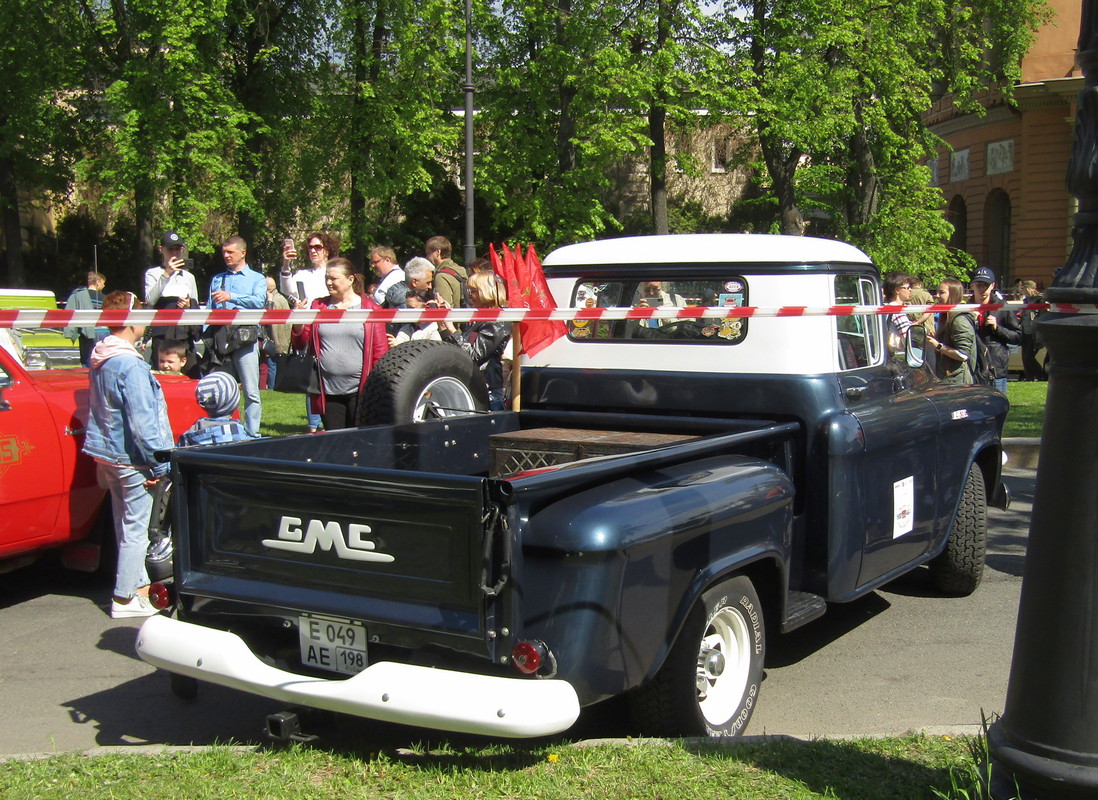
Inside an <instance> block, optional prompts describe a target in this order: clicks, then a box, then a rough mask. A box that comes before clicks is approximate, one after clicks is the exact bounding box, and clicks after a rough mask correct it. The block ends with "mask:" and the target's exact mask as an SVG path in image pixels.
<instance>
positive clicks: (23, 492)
mask: <svg viewBox="0 0 1098 800" xmlns="http://www.w3.org/2000/svg"><path fill="white" fill-rule="evenodd" d="M158 377H159V378H160V383H161V385H162V386H163V387H164V396H165V398H166V399H167V402H168V414H169V416H170V417H171V423H172V433H173V434H174V435H175V436H179V434H180V433H182V432H183V431H185V430H187V428H189V427H190V426H191V425H192V424H194V422H195V420H197V419H199V418H200V417H203V416H206V414H205V412H204V411H203V410H202V408H201V407H200V406H199V405H198V403H197V402H195V399H194V381H192V380H191V379H189V378H185V377H183V376H176V375H159V376H158ZM87 421H88V371H87V370H86V369H66V370H36V371H33V372H30V371H27V370H26V369H24V368H23V365H22V364H21V363H20V362H19V360H18V359H17V358H15V357H14V356H13V355H12V354H11V353H10V352H8V351H7V350H5V349H4V348H3V347H0V572H7V571H10V570H12V569H15V568H17V567H21V566H23V565H25V564H28V563H30V562H31V561H33V560H34V559H35V558H36V557H38V556H39V555H41V554H42V553H43V552H44V551H46V550H50V549H53V548H58V547H61V548H63V550H62V553H61V555H62V561H63V563H64V564H65V565H66V566H69V567H73V568H75V569H82V570H94V569H95V568H96V567H97V566H98V564H99V550H100V543H101V542H103V543H107V544H109V545H110V546H112V547H113V546H114V528H113V525H112V523H111V508H110V498H109V497H108V496H107V492H106V490H105V489H103V488H101V487H100V486H99V485H98V482H97V480H96V471H95V462H94V461H93V460H92V459H91V458H89V457H88V456H86V455H84V454H83V453H82V452H81V447H82V446H83V444H84V429H85V426H86V424H87Z"/></svg>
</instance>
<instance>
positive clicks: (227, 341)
mask: <svg viewBox="0 0 1098 800" xmlns="http://www.w3.org/2000/svg"><path fill="white" fill-rule="evenodd" d="M305 248H306V252H307V254H308V263H307V264H305V265H303V266H297V264H296V262H297V249H296V246H295V244H294V242H293V240H292V239H286V240H284V241H283V247H282V264H281V267H280V269H279V273H278V279H277V280H276V278H275V277H274V276H268V275H264V274H263V273H262V272H260V271H258V270H256V269H253V268H252V267H251V265H250V264H249V263H248V245H247V243H246V242H245V241H244V240H243V239H242V238H241V237H239V236H231V237H229V238H228V239H226V240H225V241H224V242H223V243H222V245H221V254H222V258H223V261H224V266H225V269H224V270H222V271H220V272H218V273H217V274H216V275H214V276H213V278H212V279H211V281H210V285H209V290H208V292H207V295H206V303H207V308H210V309H290V308H296V309H302V308H312V309H361V308H365V309H378V308H428V307H436V308H456V307H460V306H473V307H503V306H506V304H507V292H506V287H505V284H504V282H503V281H502V280H501V279H500V278H498V277H496V276H495V274H494V273H493V272H492V271H491V267H490V266H489V265H488V263H487V262H486V261H484V260H483V259H478V260H477V261H476V262H475V263H474V264H471V265H470V270H472V272H470V271H468V270H467V269H466V268H465V267H461V266H459V265H458V264H456V263H455V262H454V261H453V259H452V258H451V245H450V242H449V241H448V240H447V239H446V238H445V237H441V236H435V237H432V238H431V239H429V240H428V241H427V242H426V245H425V247H424V256H422V257H416V258H413V259H411V260H410V261H409V262H408V263H407V264H406V266H405V267H404V268H401V267H400V266H399V264H398V262H397V258H396V254H395V253H394V251H393V250H392V248H389V247H384V246H378V247H375V248H373V249H372V250H371V251H370V254H369V255H370V265H371V267H372V270H373V274H374V275H375V276H376V280H374V281H372V282H371V283H370V284H367V281H366V278H365V276H364V275H363V274H362V273H361V272H360V271H359V270H358V269H357V268H356V266H355V265H354V264H353V263H352V262H351V261H350V260H348V259H347V258H343V257H340V255H339V242H338V240H336V239H335V238H334V237H332V236H331V235H329V234H327V233H322V232H316V233H312V234H310V235H309V236H307V237H306V239H305ZM159 253H160V264H159V265H156V266H152V267H149V268H148V269H147V270H146V272H145V276H144V284H145V286H144V288H145V299H144V303H142V302H141V301H140V300H138V298H137V297H136V296H135V295H134V294H132V293H130V292H123V291H116V292H111V293H110V294H106V295H104V293H103V290H104V288H105V286H106V278H105V277H104V276H103V275H102V274H100V273H99V272H92V273H89V274H88V276H87V285H86V286H82V287H80V288H78V289H76V290H75V291H74V292H73V293H72V294H71V295H70V297H69V299H68V302H67V303H66V307H67V308H70V309H102V310H126V309H132V308H135V307H138V306H141V305H145V306H147V307H150V308H156V309H190V308H198V307H199V306H200V301H199V291H198V284H197V281H196V279H195V276H194V273H193V272H192V271H191V262H190V260H189V259H187V258H186V243H185V242H184V241H183V238H182V237H181V236H180V235H179V234H177V233H175V232H167V233H165V234H164V235H163V236H162V237H161V242H160V246H159ZM69 335H70V336H71V338H73V339H74V340H77V341H79V343H80V350H81V360H82V363H84V365H85V366H88V367H89V368H90V386H91V389H90V404H89V408H90V410H89V421H88V433H87V437H86V439H85V444H84V452H85V453H87V454H88V455H89V456H91V457H92V458H93V459H94V460H95V462H96V466H97V470H98V473H99V478H100V483H101V484H102V485H103V486H105V487H107V489H108V490H109V492H110V496H111V504H112V511H113V515H114V522H115V536H116V539H117V541H118V550H119V558H118V566H117V570H116V577H115V586H114V594H113V597H112V600H111V607H110V614H111V617H112V618H116V619H119V618H132V617H146V616H151V615H152V614H155V613H157V608H156V607H155V606H154V605H153V603H152V602H151V601H150V600H149V583H150V578H149V572H148V568H147V562H146V558H147V556H148V555H149V554H150V553H152V552H153V551H154V550H156V551H157V553H159V550H157V548H160V549H163V547H164V545H165V542H164V541H152V540H151V539H150V523H151V522H152V514H153V510H154V497H155V495H156V493H157V492H159V491H163V490H164V482H165V481H166V479H167V478H166V476H167V472H168V465H167V464H166V463H164V462H163V461H161V460H159V459H158V458H157V453H158V452H161V451H167V450H170V449H171V448H172V447H174V446H190V445H196V444H209V443H226V442H233V441H241V440H247V439H253V438H258V437H259V435H260V421H261V415H262V400H261V395H260V390H261V388H264V387H266V386H270V387H272V388H273V387H274V386H275V385H276V383H277V381H278V363H279V356H283V355H286V354H288V353H289V352H290V351H291V350H296V351H303V352H305V353H308V354H310V355H311V356H312V357H314V358H315V361H316V370H317V388H316V391H315V392H314V393H309V394H306V405H307V407H306V413H307V426H308V430H309V431H310V432H318V431H319V430H321V429H322V428H323V429H326V430H335V429H339V428H345V427H351V426H353V425H355V423H356V415H357V409H356V406H357V403H358V397H359V395H360V393H361V392H362V389H363V386H364V385H365V383H366V380H367V378H368V377H369V374H370V371H371V369H372V368H373V367H374V365H375V364H376V363H377V362H378V361H379V360H380V359H381V357H382V356H383V355H384V354H385V353H386V352H387V351H388V350H389V349H390V348H391V347H399V346H400V345H401V344H402V343H404V342H407V341H413V340H419V339H436V340H446V341H450V342H453V343H454V344H455V345H457V346H459V347H461V348H462V349H463V350H464V351H465V352H467V353H468V354H469V355H470V356H471V357H472V358H473V360H474V361H475V362H476V363H477V364H478V365H479V366H480V367H481V369H482V370H483V372H484V375H485V378H486V381H487V383H488V386H489V399H490V403H491V409H492V410H502V409H503V407H504V384H503V360H504V358H505V353H506V349H507V344H508V342H509V340H510V335H511V330H510V324H509V323H499V322H492V323H473V324H471V325H468V326H465V327H464V329H460V330H459V329H458V327H457V326H455V325H453V324H451V323H448V322H447V323H443V324H442V325H441V326H440V325H439V324H438V323H433V322H432V323H420V324H407V325H394V326H387V325H385V324H384V323H381V322H370V321H368V322H365V323H358V322H348V323H325V324H308V325H290V324H285V325H266V326H258V325H256V326H249V325H222V326H218V325H209V326H204V327H203V326H178V325H177V326H171V325H162V326H155V327H148V328H147V327H146V326H142V325H127V326H117V327H111V328H97V327H94V326H88V327H81V328H72V329H70V330H69ZM142 350H144V351H145V352H142ZM154 368H155V369H158V370H159V371H162V372H170V373H177V374H184V375H188V376H190V377H193V378H196V379H197V380H196V383H195V398H196V400H197V402H198V403H199V405H200V406H201V407H202V408H203V409H205V410H206V412H207V414H208V416H207V417H204V418H202V419H200V420H198V421H197V422H196V423H195V424H194V426H193V427H192V428H191V429H190V430H188V431H187V432H185V433H184V434H183V435H182V436H181V437H180V439H179V441H178V442H173V441H172V432H171V426H170V423H169V421H168V409H167V405H166V403H165V401H164V394H163V390H162V389H161V386H160V383H159V381H158V380H157V379H156V377H155V375H154V371H155V370H154ZM241 395H243V398H244V408H243V415H242V421H237V420H235V419H233V415H234V413H235V412H236V410H237V409H238V407H239V406H240V398H241Z"/></svg>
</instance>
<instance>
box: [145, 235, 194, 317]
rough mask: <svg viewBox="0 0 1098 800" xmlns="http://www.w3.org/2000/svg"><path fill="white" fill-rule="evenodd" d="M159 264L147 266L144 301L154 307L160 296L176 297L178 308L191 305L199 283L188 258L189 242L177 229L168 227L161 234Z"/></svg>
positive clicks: (157, 305) (174, 299)
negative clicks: (186, 242) (187, 243)
mask: <svg viewBox="0 0 1098 800" xmlns="http://www.w3.org/2000/svg"><path fill="white" fill-rule="evenodd" d="M158 249H159V251H160V266H159V267H149V268H148V269H147V270H145V303H146V304H147V305H149V306H152V307H155V308H169V307H170V306H166V305H160V300H161V298H165V297H170V298H173V301H172V304H173V305H174V306H175V307H176V308H190V307H191V306H190V303H189V302H188V301H189V300H193V299H197V298H198V283H197V282H196V281H195V279H194V274H193V273H192V272H191V271H190V269H189V267H190V262H189V260H188V259H187V258H186V255H187V245H186V244H185V243H184V241H183V237H181V236H180V235H179V234H178V233H175V232H173V231H169V232H168V233H165V234H164V235H163V236H162V237H160V247H159V248H158Z"/></svg>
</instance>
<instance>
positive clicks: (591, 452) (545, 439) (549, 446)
mask: <svg viewBox="0 0 1098 800" xmlns="http://www.w3.org/2000/svg"><path fill="white" fill-rule="evenodd" d="M693 438H696V437H694V436H691V435H686V434H676V433H637V432H628V431H597V430H581V429H576V428H534V429H531V430H522V431H512V432H510V433H497V434H493V435H492V436H490V437H489V440H490V444H489V472H490V474H491V475H492V477H494V478H499V477H504V476H507V475H514V474H515V473H517V472H525V471H526V470H531V469H541V468H542V467H549V466H556V465H558V464H566V463H568V462H570V461H579V460H580V459H583V458H593V457H595V456H610V455H618V454H620V453H635V452H637V451H638V450H650V449H652V448H653V447H663V446H665V445H669V444H678V443H679V442H685V441H687V440H688V439H693Z"/></svg>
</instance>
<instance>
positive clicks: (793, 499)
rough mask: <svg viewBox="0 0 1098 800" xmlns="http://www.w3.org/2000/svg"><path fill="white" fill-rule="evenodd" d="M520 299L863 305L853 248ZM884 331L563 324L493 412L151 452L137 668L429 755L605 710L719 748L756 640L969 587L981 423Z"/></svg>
mask: <svg viewBox="0 0 1098 800" xmlns="http://www.w3.org/2000/svg"><path fill="white" fill-rule="evenodd" d="M545 273H546V277H547V279H548V283H549V286H550V290H551V291H552V293H553V295H554V298H555V300H556V302H557V305H558V306H561V307H615V308H616V307H628V306H634V307H635V306H645V305H648V306H652V305H657V306H675V307H680V308H681V307H686V306H727V305H731V304H736V305H741V306H756V307H761V308H769V307H779V306H808V307H822V306H833V305H847V304H849V305H857V304H865V305H878V304H879V303H880V297H881V293H880V287H879V277H878V273H877V269H876V268H875V267H874V266H873V264H872V263H871V261H870V259H869V258H868V257H867V256H866V255H865V254H864V253H862V252H861V251H859V250H857V249H855V248H853V247H851V246H849V245H846V244H842V243H839V242H834V241H825V240H820V239H810V238H799V237H779V236H763V235H731V234H714V235H708V234H706V235H682V236H662V237H638V238H630V239H618V240H606V241H599V242H591V243H586V244H577V245H572V246H568V247H564V248H561V249H559V250H557V251H555V252H554V253H552V254H551V255H550V256H549V257H548V258H547V259H546V260H545ZM887 327H888V326H887V318H885V317H882V316H876V315H863V316H858V315H848V316H824V315H818V316H812V315H805V316H799V317H798V316H794V317H782V318H778V317H761V316H760V317H752V318H749V319H733V320H718V319H674V320H666V319H644V320H636V319H629V320H626V319H622V320H607V319H602V320H598V321H596V320H585V319H578V320H576V321H574V322H571V323H569V324H568V330H567V335H565V336H563V337H561V338H559V339H558V340H557V341H555V342H554V343H552V344H551V345H550V346H548V347H547V348H545V349H544V350H542V351H541V352H539V353H538V354H537V355H536V356H535V357H533V358H526V359H524V362H523V365H522V389H521V408H522V410H521V411H518V412H502V413H493V414H484V413H476V414H467V415H464V416H448V417H447V416H445V414H446V413H448V412H445V410H444V411H443V417H444V418H441V419H435V420H433V421H427V422H421V423H417V424H395V425H392V424H391V425H373V426H366V427H360V428H356V429H350V430H344V431H334V432H331V433H327V434H323V435H320V436H295V437H286V438H281V439H267V440H257V441H252V442H245V443H239V444H232V445H226V446H219V447H210V448H199V449H184V450H178V451H176V452H175V453H174V454H173V456H172V473H173V478H174V487H175V495H174V503H173V505H174V511H173V518H172V519H173V536H174V538H175V549H176V555H175V574H174V588H173V592H174V594H173V599H174V602H173V605H172V607H171V608H170V611H169V612H168V613H165V614H162V615H159V616H157V617H153V618H150V619H149V620H148V621H147V622H146V623H145V624H144V626H143V627H142V629H141V633H140V636H139V641H138V652H139V653H140V655H141V657H142V658H143V659H145V660H146V661H148V662H150V663H152V664H155V665H157V666H158V667H161V668H163V669H164V670H167V671H168V672H170V673H173V686H174V687H175V688H176V691H177V692H180V693H183V692H190V691H193V690H194V689H195V687H196V686H197V684H196V681H205V682H211V683H216V684H221V685H224V686H230V687H234V688H237V689H240V690H243V691H247V692H253V693H256V694H259V695H264V696H267V697H271V698H277V699H280V700H283V701H285V702H286V703H287V704H291V705H297V706H306V707H314V708H320V709H328V710H332V711H336V712H342V713H346V714H352V715H357V716H361V717H367V718H373V719H378V720H389V721H396V722H401V723H406V724H411V725H419V726H424V727H429V728H436V729H442V730H450V731H465V732H475V733H482V734H489V735H496V736H509V737H523V736H539V735H544V734H550V733H555V732H559V731H563V730H566V729H568V728H569V727H570V726H571V725H572V724H573V722H574V721H575V720H576V718H577V716H578V714H579V712H580V709H581V708H582V707H584V706H587V705H590V704H593V703H596V702H599V701H601V700H604V699H607V698H610V697H614V696H619V695H623V696H626V697H627V698H628V703H629V707H630V708H631V709H632V711H633V712H634V715H635V720H636V729H637V730H638V731H642V732H646V733H649V734H656V735H709V736H727V735H736V734H739V733H741V732H742V731H743V730H744V728H745V726H746V725H747V723H748V720H749V719H750V717H751V713H752V710H753V709H754V707H755V706H756V704H757V703H758V702H759V691H760V682H761V679H762V676H763V667H764V664H765V657H766V646H767V638H768V637H770V636H775V635H778V634H779V633H780V634H782V635H784V634H786V633H788V632H790V631H792V630H794V629H796V628H798V627H800V626H802V625H804V624H806V623H808V622H810V621H811V620H813V619H815V618H817V617H819V616H820V615H822V614H824V613H825V611H826V609H827V607H828V604H831V603H843V602H848V601H851V600H853V599H855V598H858V597H860V596H862V595H864V594H866V593H867V592H870V591H872V590H873V589H874V588H876V587H879V586H881V585H882V584H884V583H886V582H888V581H890V580H892V579H894V578H896V577H897V576H898V575H901V574H902V573H905V572H907V571H909V570H912V569H916V568H920V567H922V566H923V565H925V566H926V568H928V569H929V570H930V572H931V574H932V575H933V577H934V580H935V582H936V584H937V586H938V587H939V589H940V590H941V591H943V592H945V593H949V594H956V595H965V594H968V593H970V592H972V591H973V590H975V589H976V587H977V585H978V584H979V582H980V578H981V575H982V571H983V566H984V553H985V541H986V527H987V505H988V503H989V502H990V503H997V504H1000V505H1003V504H1005V503H1006V502H1007V497H1006V492H1005V489H1004V487H1003V486H1002V484H1001V480H1000V469H1001V463H1002V461H1001V458H1002V449H1001V442H1000V435H1001V432H1002V426H1003V421H1004V418H1005V416H1006V413H1007V407H1008V405H1007V401H1006V398H1005V397H1003V396H1002V395H1001V394H998V393H997V392H995V391H993V390H989V389H986V388H983V387H976V386H967V387H955V386H944V385H941V384H939V383H938V382H937V381H936V380H935V379H934V378H933V376H932V375H931V373H930V371H929V370H928V369H927V367H926V366H925V364H924V363H923V346H924V345H925V337H924V336H923V335H922V331H921V329H918V328H915V329H913V332H911V333H908V334H907V335H906V336H905V337H900V338H897V337H895V336H892V337H890V336H889V335H888V330H887ZM401 347H407V348H414V349H412V350H404V351H401V348H397V349H396V350H395V351H394V354H393V355H394V357H396V354H397V353H400V354H401V357H404V358H405V359H406V360H407V357H408V356H409V355H416V354H417V353H419V354H421V355H423V356H424V358H428V357H434V356H437V354H438V353H440V352H441V353H444V354H446V355H447V356H448V357H449V356H451V355H452V354H453V353H454V352H457V351H456V348H455V347H454V346H453V345H449V344H446V343H441V342H436V343H430V342H428V343H415V342H413V343H409V344H407V345H402V346H401ZM415 348H418V349H415ZM412 360H413V361H414V359H412ZM428 360H429V358H428ZM436 361H437V358H436ZM432 381H434V382H435V383H434V384H432V383H431V382H432ZM431 385H435V386H436V388H438V390H439V392H440V393H441V394H442V395H447V393H448V392H450V394H452V395H454V396H456V395H460V394H461V392H451V390H452V389H453V388H454V387H455V386H456V385H457V381H456V379H455V377H454V376H447V375H443V376H441V377H439V376H435V377H431V378H428V385H427V388H426V389H425V390H424V391H421V392H420V393H419V395H418V396H419V397H420V399H422V398H424V397H429V396H430V395H431V389H430V386H431ZM367 391H369V388H367ZM471 394H472V395H473V396H480V395H481V394H482V392H480V391H473V392H472V393H471ZM871 668H872V667H870V666H867V669H871Z"/></svg>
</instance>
